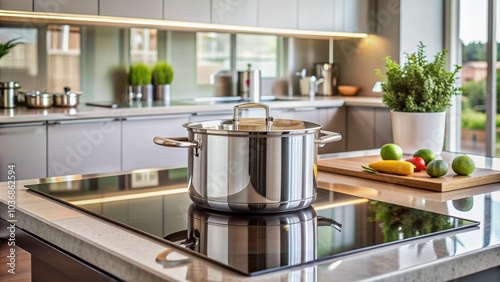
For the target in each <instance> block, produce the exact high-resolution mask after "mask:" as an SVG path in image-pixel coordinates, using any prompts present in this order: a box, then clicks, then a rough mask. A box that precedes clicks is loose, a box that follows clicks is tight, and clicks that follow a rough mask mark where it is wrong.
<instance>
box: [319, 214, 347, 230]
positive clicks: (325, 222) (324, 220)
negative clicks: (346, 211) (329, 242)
mask: <svg viewBox="0 0 500 282" xmlns="http://www.w3.org/2000/svg"><path fill="white" fill-rule="evenodd" d="M317 219H318V226H330V227H333V228H335V230H337V231H338V232H342V224H340V223H338V222H337V221H335V220H334V219H331V218H328V217H324V216H318V218H317Z"/></svg>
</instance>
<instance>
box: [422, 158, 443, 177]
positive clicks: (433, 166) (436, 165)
mask: <svg viewBox="0 0 500 282" xmlns="http://www.w3.org/2000/svg"><path fill="white" fill-rule="evenodd" d="M425 171H426V172H427V174H428V175H429V176H430V177H441V176H443V175H445V174H446V173H448V163H447V162H445V161H444V160H433V161H430V162H429V163H428V164H427V166H426V168H425Z"/></svg>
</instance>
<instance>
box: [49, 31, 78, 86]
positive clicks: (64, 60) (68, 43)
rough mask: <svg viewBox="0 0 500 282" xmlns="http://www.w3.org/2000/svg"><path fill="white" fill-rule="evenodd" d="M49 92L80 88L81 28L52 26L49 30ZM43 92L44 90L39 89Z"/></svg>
mask: <svg viewBox="0 0 500 282" xmlns="http://www.w3.org/2000/svg"><path fill="white" fill-rule="evenodd" d="M47 46H48V49H47V59H48V66H47V79H48V81H47V90H48V91H54V92H62V91H63V89H64V87H66V86H68V87H70V88H71V90H73V91H77V90H79V89H80V88H81V87H80V28H79V27H71V26H69V25H50V26H49V27H48V30H47ZM39 90H43V89H39Z"/></svg>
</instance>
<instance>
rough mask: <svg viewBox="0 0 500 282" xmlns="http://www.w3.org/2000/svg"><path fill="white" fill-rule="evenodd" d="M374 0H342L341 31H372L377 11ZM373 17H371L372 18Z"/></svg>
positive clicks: (373, 30)
mask: <svg viewBox="0 0 500 282" xmlns="http://www.w3.org/2000/svg"><path fill="white" fill-rule="evenodd" d="M375 5H376V3H375V1H372V0H343V11H344V15H346V16H345V17H343V22H344V24H343V31H346V32H366V33H374V32H376V30H375V17H376V15H377V12H376V10H375V8H376V6H375ZM372 18H373V19H372Z"/></svg>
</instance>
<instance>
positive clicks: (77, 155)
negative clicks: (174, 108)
mask: <svg viewBox="0 0 500 282" xmlns="http://www.w3.org/2000/svg"><path fill="white" fill-rule="evenodd" d="M47 132H48V135H47V140H48V142H47V143H48V144H47V165H48V176H49V177H51V176H61V175H70V174H89V173H104V172H114V171H119V170H120V169H121V122H120V120H116V119H111V118H110V119H88V120H85V119H83V120H74V121H73V120H72V121H59V122H55V123H49V125H48V127H47Z"/></svg>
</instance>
